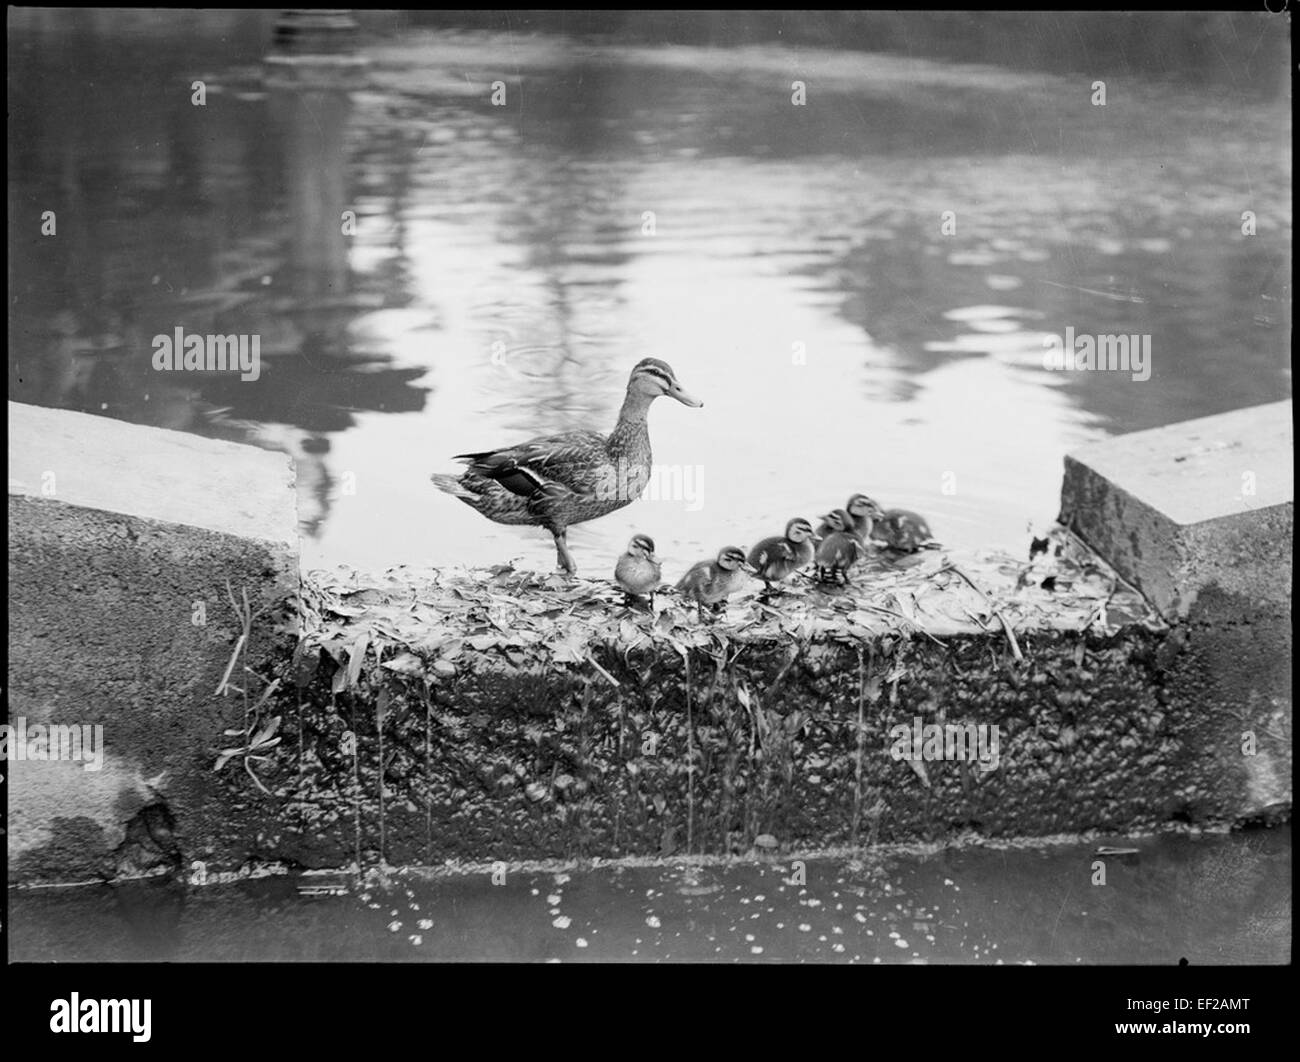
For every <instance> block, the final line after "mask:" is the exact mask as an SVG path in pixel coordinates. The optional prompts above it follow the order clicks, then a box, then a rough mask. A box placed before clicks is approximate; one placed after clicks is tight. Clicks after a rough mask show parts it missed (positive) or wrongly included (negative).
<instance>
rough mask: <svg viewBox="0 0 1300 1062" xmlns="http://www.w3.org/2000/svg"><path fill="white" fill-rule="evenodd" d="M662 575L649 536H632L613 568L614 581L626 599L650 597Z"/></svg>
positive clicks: (652, 596) (661, 569) (652, 541)
mask: <svg viewBox="0 0 1300 1062" xmlns="http://www.w3.org/2000/svg"><path fill="white" fill-rule="evenodd" d="M662 575H663V565H662V564H660V563H659V558H658V557H656V556H655V540H654V539H653V538H651V537H650V536H649V535H633V536H632V541H631V542H629V543H628V544H627V552H626V553H624V554H623V556H621V557H619V559H618V563H617V564H616V565H615V566H614V581H615V582H616V583H618V585H619V586H621V587H622V588H623V590H624V591H625V592H626V593H627V595H628V597H630V598H631V597H647V596H648V597H650V598H651V600H653V599H654V592H655V590H656V589H657V588H658V586H659V583H660V581H661V577H662Z"/></svg>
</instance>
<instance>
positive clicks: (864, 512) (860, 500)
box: [817, 494, 885, 543]
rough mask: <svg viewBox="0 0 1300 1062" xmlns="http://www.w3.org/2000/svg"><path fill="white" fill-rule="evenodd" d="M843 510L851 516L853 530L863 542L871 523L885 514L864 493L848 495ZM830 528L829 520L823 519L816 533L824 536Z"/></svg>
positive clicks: (869, 530)
mask: <svg viewBox="0 0 1300 1062" xmlns="http://www.w3.org/2000/svg"><path fill="white" fill-rule="evenodd" d="M844 511H845V512H846V513H848V514H849V516H851V517H852V518H853V530H854V531H855V532H857V535H858V538H860V539H862V541H863V542H864V543H865V542H866V540H867V538H868V537H869V536H870V535H871V527H872V524H873V523H874V522H875V521H876V520H879V519H880V518H881V517H882V516H884V515H885V514H884V510H883V509H881V508H880V505H879V504H878V503H877V502H875V501H873V500H872V499H871V498H868V497H867V496H866V495H865V494H852V495H850V496H849V500H848V501H847V502H845V504H844ZM832 530H833V529H832V528H831V526H830V523H829V521H826V520H823V521H822V523H821V526H819V527H818V528H817V534H819V535H821V536H822V538H825V537H826V536H827V535H829V534H830V533H831V531H832Z"/></svg>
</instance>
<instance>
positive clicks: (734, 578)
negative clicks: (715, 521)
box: [677, 546, 754, 613]
mask: <svg viewBox="0 0 1300 1062" xmlns="http://www.w3.org/2000/svg"><path fill="white" fill-rule="evenodd" d="M753 570H754V569H753V568H752V567H751V566H750V565H749V563H748V562H747V561H746V560H745V551H744V550H743V549H741V548H740V547H739V546H724V547H723V548H722V549H720V550H719V551H718V556H717V558H716V559H714V560H706V561H700V562H699V563H698V564H695V565H692V567H691V568H690V570H689V571H687V573H686V574H685V575H683V576H682V577H681V580H680V581H679V582H678V583H677V589H678V590H681V591H682V593H683V594H684V595H685V596H686V598H687V599H688V600H691V601H694V602H695V603H696V604H697V605H698V606H699V609H700V612H701V613H703V611H704V607H705V606H706V605H707V606H709V607H710V608H711V609H712V610H713V611H714V612H721V611H722V610H723V609H724V608H726V607H727V598H728V597H730V596H731V595H732V594H736V593H739V592H740V591H741V590H743V589H745V583H746V582H747V581H748V578H749V573H752V572H753Z"/></svg>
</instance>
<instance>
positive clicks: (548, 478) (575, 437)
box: [456, 431, 609, 498]
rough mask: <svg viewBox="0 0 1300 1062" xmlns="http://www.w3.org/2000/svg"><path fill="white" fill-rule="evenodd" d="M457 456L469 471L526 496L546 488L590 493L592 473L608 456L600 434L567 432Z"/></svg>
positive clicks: (606, 460)
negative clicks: (498, 448) (467, 466)
mask: <svg viewBox="0 0 1300 1062" xmlns="http://www.w3.org/2000/svg"><path fill="white" fill-rule="evenodd" d="M456 459H457V460H460V461H465V462H466V463H467V464H468V465H469V469H468V471H469V472H470V473H473V474H475V475H479V476H483V477H484V478H486V479H492V480H495V481H496V482H498V483H500V484H501V485H502V486H503V487H505V488H506V490H508V491H510V492H511V493H512V494H518V495H520V496H522V497H525V498H528V497H532V496H533V495H534V494H536V493H537V492H538V491H543V490H547V489H548V488H551V489H552V490H554V489H555V488H564V489H566V490H568V491H572V492H575V493H578V494H585V493H588V492H590V490H591V489H592V484H591V480H592V478H593V475H592V474H593V472H594V471H595V470H597V469H598V468H599V467H600V466H601V465H602V464H604V463H607V462H608V460H609V456H608V452H607V451H606V449H605V437H604V436H603V435H601V434H599V433H598V432H594V431H570V432H565V433H564V434H562V435H546V436H542V437H541V438H537V439H530V440H529V441H528V442H525V443H520V444H519V445H518V446H507V447H504V448H502V449H500V450H484V451H483V452H482V453H477V454H457V455H456Z"/></svg>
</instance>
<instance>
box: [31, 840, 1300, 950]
mask: <svg viewBox="0 0 1300 1062" xmlns="http://www.w3.org/2000/svg"><path fill="white" fill-rule="evenodd" d="M1105 844H1106V845H1108V846H1109V847H1111V848H1113V849H1118V850H1119V851H1120V852H1122V853H1124V854H1099V848H1100V846H1101V843H1100V842H1097V843H1090V844H1080V843H1071V844H1062V843H1056V844H1051V843H1043V844H1034V845H994V846H992V847H987V848H985V847H969V846H968V847H954V848H948V849H944V850H941V851H937V852H931V853H921V852H907V851H899V850H888V849H879V850H873V851H870V852H863V853H862V854H861V855H860V856H858V857H854V858H850V857H838V858H810V859H807V860H804V861H799V862H796V861H794V860H792V859H790V858H784V859H769V860H760V861H755V862H740V863H731V864H724V865H715V866H698V865H693V866H692V865H684V864H676V863H672V862H667V863H663V864H658V865H653V866H625V865H606V866H603V867H599V868H595V869H585V870H584V869H577V868H570V869H569V870H567V871H553V872H542V871H539V870H527V869H520V870H515V869H510V870H508V871H506V872H504V873H503V874H501V875H499V876H498V877H497V878H496V880H495V881H494V879H493V876H492V874H491V873H490V872H487V871H485V872H483V873H477V874H461V875H452V876H446V875H441V876H438V877H435V878H433V879H430V878H429V877H428V876H427V875H425V874H422V873H421V872H420V871H411V872H409V873H404V874H400V875H398V876H397V877H396V878H394V879H393V880H392V882H391V883H390V884H388V885H387V886H386V887H382V888H381V887H378V886H375V885H370V886H355V885H347V886H346V887H345V891H344V894H343V895H337V896H317V897H312V898H307V897H304V896H303V895H302V894H301V893H300V891H299V890H300V888H301V887H302V885H303V883H304V881H307V880H311V881H313V882H315V883H316V885H317V887H319V883H320V882H321V881H322V880H324V879H321V878H312V879H304V878H302V877H289V876H285V877H273V878H263V879H260V880H248V881H245V882H241V883H239V884H233V885H222V886H206V887H203V888H197V889H196V888H191V887H187V886H185V885H184V884H180V883H168V882H164V881H144V882H134V883H130V884H125V885H119V886H100V887H92V888H79V889H58V890H50V889H40V890H19V891H16V892H15V891H11V892H10V902H9V911H10V934H9V938H10V960H11V961H19V962H21V961H51V960H58V961H64V962H75V961H89V962H95V961H100V962H103V961H149V960H152V961H160V960H162V961H203V962H257V961H317V962H321V961H325V962H337V961H358V960H369V961H384V962H421V961H424V962H428V961H434V962H465V961H495V962H581V961H592V960H596V961H614V962H815V963H823V962H833V963H866V964H877V963H881V964H885V963H888V964H909V963H910V964H925V963H979V964H988V965H995V964H999V963H1005V964H1015V963H1035V964H1053V965H1074V964H1078V963H1084V964H1093V963H1107V964H1124V963H1143V964H1150V965H1177V964H1178V963H1180V962H1181V961H1183V960H1186V961H1187V962H1188V963H1189V964H1191V965H1195V966H1202V965H1220V964H1237V963H1251V964H1282V963H1289V962H1290V960H1291V863H1290V860H1291V832H1290V828H1289V827H1281V828H1277V829H1272V830H1264V831H1251V832H1248V833H1242V834H1234V835H1231V836H1224V835H1206V836H1201V837H1189V836H1175V835H1165V836H1160V837H1144V838H1133V839H1124V838H1120V839H1109V840H1107V841H1106V842H1105ZM329 880H331V881H333V880H335V879H333V878H331V879H329ZM337 880H338V881H340V882H344V881H348V880H349V879H347V878H344V877H339V878H338V879H337Z"/></svg>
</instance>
